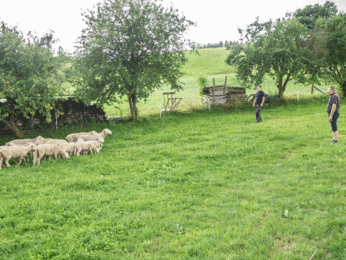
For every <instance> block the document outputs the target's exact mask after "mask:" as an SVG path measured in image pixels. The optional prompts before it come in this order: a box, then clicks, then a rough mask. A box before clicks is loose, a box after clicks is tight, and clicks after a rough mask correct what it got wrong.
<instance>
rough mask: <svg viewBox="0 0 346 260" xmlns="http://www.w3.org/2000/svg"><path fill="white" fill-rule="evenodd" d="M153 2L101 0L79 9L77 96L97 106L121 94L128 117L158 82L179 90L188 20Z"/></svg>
mask: <svg viewBox="0 0 346 260" xmlns="http://www.w3.org/2000/svg"><path fill="white" fill-rule="evenodd" d="M158 2H159V1H157V0H106V1H105V2H104V3H102V4H101V3H99V4H98V5H97V7H96V9H95V10H87V11H86V12H84V13H83V16H84V21H85V22H86V25H87V27H86V29H84V30H83V32H82V35H81V37H80V38H79V46H78V49H77V64H76V67H77V72H78V75H77V77H76V81H75V83H76V85H77V86H78V90H77V93H78V96H79V97H81V98H83V99H84V100H86V101H94V102H95V101H96V102H97V103H99V104H104V103H108V104H110V103H111V102H117V101H119V97H123V96H126V97H127V98H128V101H129V106H130V111H131V117H132V119H133V120H136V118H137V101H138V100H139V99H146V98H147V97H148V96H149V95H150V94H151V93H152V92H153V91H154V90H155V89H156V88H159V87H161V86H162V85H163V84H169V85H171V88H172V89H176V90H179V89H182V86H181V83H180V82H179V78H180V77H181V76H182V73H181V72H180V67H181V66H182V65H183V64H184V63H185V62H186V58H185V54H184V50H185V49H186V47H187V46H191V42H190V41H188V40H186V39H185V38H184V33H185V32H186V31H187V30H188V28H189V27H190V26H193V25H194V23H193V22H191V21H189V20H187V19H186V18H185V17H184V16H180V15H179V14H178V10H176V9H174V8H173V7H171V8H166V9H165V8H164V7H162V6H161V5H160V4H159V3H158Z"/></svg>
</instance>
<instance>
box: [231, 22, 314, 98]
mask: <svg viewBox="0 0 346 260" xmlns="http://www.w3.org/2000/svg"><path fill="white" fill-rule="evenodd" d="M239 32H240V34H241V40H242V42H241V43H240V44H236V45H234V46H233V47H231V48H229V49H230V50H231V51H230V54H229V56H228V57H227V59H226V63H227V64H229V65H236V66H237V72H236V73H237V77H238V79H240V80H241V81H243V83H244V85H245V86H251V85H253V84H255V85H260V84H261V82H262V80H263V77H264V75H266V74H267V75H269V76H270V77H272V78H274V79H275V80H276V84H277V88H278V91H279V98H283V95H284V92H285V90H286V87H287V83H288V82H289V81H290V80H292V79H296V80H298V81H301V82H302V81H304V80H306V79H305V75H304V74H305V70H306V63H307V61H306V60H305V59H304V56H303V53H304V48H305V47H304V40H305V39H306V38H307V29H306V28H305V27H304V26H303V25H302V24H301V23H299V21H298V20H297V19H292V20H285V19H283V20H280V19H279V20H277V21H276V22H273V21H271V20H270V21H268V22H265V23H260V22H259V19H258V18H257V20H256V21H255V22H254V23H252V24H250V25H249V26H248V27H247V28H246V30H245V31H243V30H239ZM245 40H246V41H245Z"/></svg>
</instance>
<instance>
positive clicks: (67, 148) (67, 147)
mask: <svg viewBox="0 0 346 260" xmlns="http://www.w3.org/2000/svg"><path fill="white" fill-rule="evenodd" d="M57 145H58V146H59V147H60V148H61V149H62V150H63V151H64V152H67V153H68V154H69V155H70V156H71V155H73V154H75V150H76V143H67V142H66V143H58V144H57Z"/></svg>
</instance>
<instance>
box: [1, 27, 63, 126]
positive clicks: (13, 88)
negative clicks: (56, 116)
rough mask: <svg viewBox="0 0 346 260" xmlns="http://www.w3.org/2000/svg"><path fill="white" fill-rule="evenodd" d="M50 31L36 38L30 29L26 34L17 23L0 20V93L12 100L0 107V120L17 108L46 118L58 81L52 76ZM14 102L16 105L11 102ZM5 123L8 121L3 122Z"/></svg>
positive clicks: (53, 69)
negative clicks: (37, 111) (41, 114)
mask: <svg viewBox="0 0 346 260" xmlns="http://www.w3.org/2000/svg"><path fill="white" fill-rule="evenodd" d="M54 41H55V40H54V38H53V33H52V32H51V33H49V34H46V35H45V36H43V37H41V38H39V37H37V36H34V35H32V34H31V33H30V32H29V33H28V35H27V38H26V39H25V37H24V36H23V33H22V32H21V31H20V30H19V29H18V28H17V27H10V26H7V25H6V24H5V23H4V22H2V26H1V31H0V97H1V98H4V97H6V98H8V100H14V101H15V102H14V103H11V102H5V103H4V104H2V106H1V107H0V120H2V121H6V120H5V118H7V117H8V116H9V115H11V114H12V115H13V113H14V111H18V112H21V113H23V114H24V116H26V117H28V116H29V115H30V114H31V115H33V114H34V113H35V111H36V110H39V111H40V112H41V113H44V114H45V115H46V116H47V118H48V120H49V118H50V113H49V110H50V109H51V105H50V104H51V103H52V100H53V98H54V95H55V94H57V93H58V91H59V88H58V84H57V82H56V81H55V80H54V78H52V77H51V76H52V74H53V73H54V72H55V69H56V67H55V63H54V58H53V53H52V50H51V47H52V43H54ZM14 104H15V105H14ZM14 116H15V115H14ZM6 123H8V122H6Z"/></svg>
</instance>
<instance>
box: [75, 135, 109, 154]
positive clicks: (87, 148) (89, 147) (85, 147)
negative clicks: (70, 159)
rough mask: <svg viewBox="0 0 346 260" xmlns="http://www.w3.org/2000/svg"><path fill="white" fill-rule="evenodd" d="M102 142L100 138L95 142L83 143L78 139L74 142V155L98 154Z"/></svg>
mask: <svg viewBox="0 0 346 260" xmlns="http://www.w3.org/2000/svg"><path fill="white" fill-rule="evenodd" d="M102 141H104V140H103V139H102V138H99V139H98V140H97V141H87V142H85V141H84V140H83V139H82V138H78V140H77V142H76V150H75V154H76V155H77V156H80V153H81V152H82V153H83V154H84V155H86V154H88V152H90V153H92V152H93V151H95V152H96V153H99V152H100V150H101V149H100V148H98V146H100V143H102Z"/></svg>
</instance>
